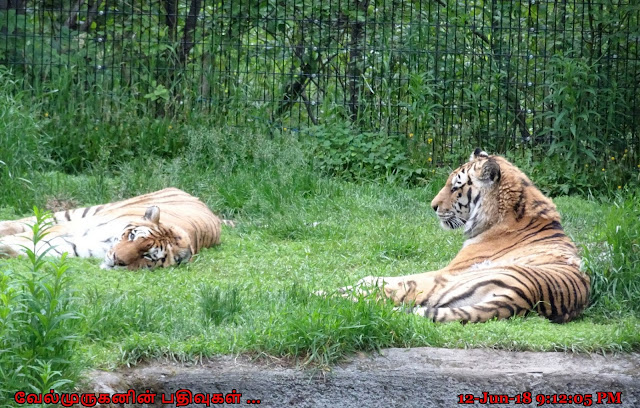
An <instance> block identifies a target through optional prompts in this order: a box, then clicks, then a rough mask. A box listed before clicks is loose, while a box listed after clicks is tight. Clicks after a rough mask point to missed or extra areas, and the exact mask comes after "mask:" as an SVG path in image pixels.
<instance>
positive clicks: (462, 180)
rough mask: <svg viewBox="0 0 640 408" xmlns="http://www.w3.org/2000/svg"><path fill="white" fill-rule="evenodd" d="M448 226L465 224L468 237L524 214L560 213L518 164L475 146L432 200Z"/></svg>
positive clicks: (549, 215) (543, 214) (440, 217)
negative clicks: (489, 153)
mask: <svg viewBox="0 0 640 408" xmlns="http://www.w3.org/2000/svg"><path fill="white" fill-rule="evenodd" d="M431 207H432V208H433V209H434V211H435V212H436V214H437V215H438V218H439V219H440V224H441V225H442V227H443V228H445V229H456V228H459V227H462V226H464V233H465V236H466V237H467V238H473V237H475V236H476V235H478V234H480V233H482V232H484V231H486V230H487V229H489V228H490V227H492V226H493V225H496V224H497V223H500V222H504V221H505V220H506V221H507V222H511V221H515V222H517V221H520V220H521V219H522V218H524V217H534V216H542V217H545V218H554V217H558V218H559V215H558V214H557V212H556V208H555V205H554V204H553V202H551V200H550V199H548V198H547V197H545V196H544V195H543V194H542V193H541V192H540V191H539V190H538V189H537V188H536V187H535V186H533V184H532V183H531V181H530V180H529V178H527V176H526V175H525V174H524V173H522V171H520V170H519V169H518V168H517V167H516V166H514V165H513V164H511V163H510V162H508V161H507V160H506V159H504V158H502V157H500V156H489V155H488V154H487V153H486V152H484V151H482V150H481V149H476V150H475V151H474V152H473V153H472V154H471V157H470V158H469V161H468V162H467V163H465V164H463V165H462V166H460V167H458V168H457V169H455V170H454V171H453V172H452V173H451V174H450V175H449V178H448V179H447V182H446V184H445V185H444V187H443V188H442V189H441V190H440V192H439V193H438V194H437V195H436V196H435V198H434V199H433V201H432V202H431Z"/></svg>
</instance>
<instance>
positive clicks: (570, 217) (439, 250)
mask: <svg viewBox="0 0 640 408" xmlns="http://www.w3.org/2000/svg"><path fill="white" fill-rule="evenodd" d="M265 177H266V176H265ZM248 178H249V177H248V176H247V175H240V176H237V177H235V178H231V179H229V180H228V182H227V184H226V185H225V186H224V187H222V186H221V185H217V186H216V185H213V184H212V185H210V186H200V188H199V189H198V188H197V187H196V188H194V189H195V190H198V191H196V192H195V194H198V195H200V196H201V197H202V198H203V199H204V200H205V201H206V202H208V204H209V205H210V206H211V207H212V208H213V209H214V211H215V209H216V205H221V206H222V207H225V208H226V209H228V208H229V207H230V206H229V205H228V200H226V199H225V194H230V196H233V197H235V199H239V198H238V197H240V198H242V199H243V200H244V202H243V203H242V208H245V209H247V208H249V209H251V211H244V212H238V213H237V214H235V216H234V219H235V221H236V223H237V227H236V228H234V229H231V228H226V227H225V229H224V231H223V243H222V245H221V246H219V247H217V248H212V249H208V250H205V251H203V252H202V253H201V254H200V255H199V256H197V257H196V259H195V261H194V262H192V263H190V264H188V265H186V266H181V267H177V268H169V269H157V270H153V271H137V272H130V271H123V270H114V271H103V270H100V269H99V268H98V265H99V263H100V260H79V259H72V260H70V265H71V268H70V270H69V272H68V273H69V274H70V276H71V281H72V282H73V284H72V286H73V289H74V290H75V294H76V300H75V301H74V303H75V305H76V307H77V310H78V312H79V313H80V316H81V318H80V319H77V320H74V321H73V322H72V323H71V327H70V330H71V331H72V332H73V333H75V334H76V335H78V339H79V340H80V341H79V342H78V343H77V352H76V356H75V357H76V358H77V359H78V362H79V363H80V364H81V365H82V366H90V367H102V368H113V367H116V366H118V365H120V364H125V363H136V362H138V361H140V360H143V359H150V358H155V357H166V356H170V357H173V358H176V359H178V360H190V359H197V358H199V357H201V356H211V355H216V354H225V353H250V354H253V355H260V354H266V355H273V356H279V357H291V358H294V359H296V360H297V362H299V363H303V364H305V363H312V364H320V365H329V364H332V363H335V362H336V361H339V360H340V359H341V358H343V357H344V356H345V355H347V354H349V353H352V352H355V351H358V350H364V351H373V350H376V349H379V348H382V347H390V346H395V347H417V346H442V347H454V348H468V347H491V348H500V349H506V350H554V351H557V350H561V351H579V352H597V353H606V352H612V351H630V350H637V349H640V319H638V317H637V316H634V315H633V313H631V312H629V311H625V310H618V311H616V312H615V313H613V312H612V313H605V312H603V311H602V310H603V309H602V307H596V308H591V309H589V310H587V312H586V313H585V314H584V316H583V317H582V318H580V319H578V320H577V321H574V322H571V323H568V324H564V325H558V324H552V323H549V322H548V321H546V320H545V319H542V318H539V317H537V316H530V317H526V318H517V319H511V320H507V321H491V322H488V323H485V324H467V325H461V324H459V323H452V324H434V323H432V322H429V321H426V319H422V318H419V317H416V316H413V315H404V314H401V313H397V312H394V311H393V310H392V306H391V305H389V304H384V303H376V302H373V301H371V302H359V303H352V302H350V301H348V300H343V299H340V298H321V297H317V296H314V295H313V294H312V292H313V291H315V290H320V289H321V290H328V291H331V290H332V289H335V288H338V287H340V286H344V285H348V284H352V283H354V282H355V281H356V280H358V279H359V278H361V277H363V276H366V275H379V276H394V275H403V274H409V273H416V272H420V271H428V270H434V269H438V268H440V267H443V266H444V265H446V264H447V263H448V261H449V260H450V259H451V258H452V257H453V256H454V255H455V253H456V252H457V250H458V249H459V248H460V246H461V244H462V236H461V234H460V233H459V232H451V231H444V230H441V228H440V227H439V225H438V223H437V220H436V217H435V215H434V214H433V210H432V209H431V208H430V206H429V203H430V201H431V198H432V197H433V195H434V193H435V191H436V190H437V189H438V188H439V184H440V182H434V183H433V184H428V185H426V186H423V187H418V188H412V189H409V188H405V187H400V186H393V185H386V184H375V183H371V184H355V183H348V182H343V181H339V180H335V179H327V178H321V177H317V178H315V177H307V176H304V175H301V176H293V177H292V178H291V179H288V180H282V179H281V180H280V182H282V183H281V185H279V187H278V181H277V179H268V178H265V179H263V180H262V181H254V182H253V183H249V184H245V182H248ZM48 180H49V181H48V182H49V183H51V180H57V182H58V183H61V184H60V185H59V187H58V188H62V189H64V190H65V191H67V190H70V191H73V188H74V187H73V186H80V185H85V186H86V185H91V182H95V180H94V181H91V180H89V179H87V178H78V177H68V176H59V175H56V176H55V177H54V176H51V175H50V176H48ZM218 181H219V180H218ZM109 183H115V184H117V183H116V181H115V179H114V180H111V181H109V180H107V181H106V184H107V185H108V186H110V187H108V188H112V189H113V188H114V187H113V186H114V185H115V184H114V185H110V184H109ZM119 183H122V182H121V181H120V182H119ZM53 189H55V188H53ZM287 191H293V193H292V194H291V195H287V194H286V192H287ZM556 203H557V205H558V206H559V209H560V211H561V213H562V214H563V217H564V226H565V229H566V230H567V232H568V233H569V234H570V235H571V236H572V237H573V238H574V240H575V241H576V242H577V243H578V244H579V245H584V246H587V247H593V248H598V247H599V245H600V246H601V238H600V237H598V236H596V234H595V232H594V231H595V230H596V227H597V225H598V224H599V223H602V220H603V214H604V213H606V211H607V209H608V206H609V204H602V203H598V202H596V201H588V200H585V199H581V198H572V197H570V198H566V197H565V198H559V199H557V200H556ZM230 215H233V214H230ZM24 265H25V261H24V260H2V261H0V268H2V270H15V271H19V270H21V268H23V267H24ZM634 273H635V272H634Z"/></svg>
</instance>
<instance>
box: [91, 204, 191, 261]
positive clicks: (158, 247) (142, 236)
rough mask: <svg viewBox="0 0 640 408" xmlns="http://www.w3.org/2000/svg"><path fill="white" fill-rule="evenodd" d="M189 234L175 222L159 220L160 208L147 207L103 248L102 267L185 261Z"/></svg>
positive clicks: (188, 252)
mask: <svg viewBox="0 0 640 408" xmlns="http://www.w3.org/2000/svg"><path fill="white" fill-rule="evenodd" d="M193 252H194V251H193V248H192V245H191V238H190V237H189V235H188V234H187V233H186V232H185V231H184V230H183V229H182V228H180V227H178V226H175V225H174V226H167V225H164V224H161V223H160V209H159V208H158V207H156V206H151V207H149V208H147V211H146V212H145V214H144V216H143V217H142V218H141V219H140V221H137V222H132V223H130V224H129V225H127V226H126V227H125V228H124V230H123V231H122V234H121V235H120V236H119V237H117V238H116V239H115V244H114V245H113V246H112V247H111V249H109V251H107V254H106V255H105V258H104V261H103V263H102V265H101V267H102V268H103V269H110V268H114V267H126V268H128V269H130V270H134V269H140V268H155V267H167V266H171V265H179V264H181V263H183V262H188V261H189V260H190V259H191V255H192V254H193Z"/></svg>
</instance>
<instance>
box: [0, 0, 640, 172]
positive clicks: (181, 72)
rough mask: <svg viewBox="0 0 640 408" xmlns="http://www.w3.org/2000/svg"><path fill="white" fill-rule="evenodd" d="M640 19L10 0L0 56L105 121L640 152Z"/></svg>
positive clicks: (360, 1) (626, 9)
mask: <svg viewBox="0 0 640 408" xmlns="http://www.w3.org/2000/svg"><path fill="white" fill-rule="evenodd" d="M639 20H640V6H639V5H638V4H637V2H636V1H635V0H583V1H577V0H574V1H567V0H529V1H499V0H457V1H454V0H413V1H407V0H262V1H253V0H216V1H211V0H188V1H184V0H162V1H136V0H127V1H125V0H73V1H67V0H46V1H27V0H0V64H1V65H5V66H8V67H10V68H11V69H12V70H13V71H15V72H19V73H23V74H24V75H25V77H27V78H29V81H31V82H32V83H34V84H37V85H39V86H42V87H43V88H44V89H47V90H49V91H55V90H56V89H59V88H60V87H64V86H67V87H69V89H71V92H70V94H69V98H70V99H71V100H69V101H68V103H69V105H70V106H76V107H77V106H82V105H83V104H87V103H89V100H90V98H89V95H90V96H91V97H92V98H94V99H95V100H99V103H100V111H101V114H102V115H103V116H104V118H106V119H107V120H108V118H109V117H110V112H111V111H113V110H114V109H116V108H117V107H118V106H121V105H123V104H125V105H126V104H131V106H135V107H136V111H137V112H139V114H140V115H160V116H170V117H172V118H175V119H176V120H181V119H186V120H188V119H189V118H192V117H194V115H195V116H197V115H200V116H206V117H207V118H208V119H209V120H211V121H214V122H217V123H220V124H228V125H233V126H256V125H261V126H268V127H270V128H272V129H275V128H278V129H282V130H287V131H297V130H302V129H308V128H309V127H313V126H316V125H319V126H322V125H324V124H327V123H334V122H342V123H349V124H351V125H352V126H353V127H354V128H355V129H358V130H363V131H366V130H374V131H382V132H383V133H386V134H388V135H391V136H393V137H403V138H406V139H407V141H408V142H409V141H411V142H412V143H418V144H420V145H421V146H422V148H423V149H426V150H429V151H430V152H431V154H432V155H433V157H434V159H435V161H437V162H447V161H448V158H450V157H451V155H452V154H453V155H459V154H461V153H464V154H467V153H468V148H469V146H476V145H478V146H483V147H485V149H487V150H491V151H494V152H504V151H506V150H509V149H514V148H529V147H531V146H536V145H545V146H548V145H550V143H553V141H554V140H557V139H558V137H559V134H558V133H559V132H561V131H563V129H564V130H565V131H566V132H567V134H568V135H569V137H575V138H579V137H581V135H580V134H578V133H579V132H584V131H586V132H592V133H594V134H596V133H603V132H604V133H608V134H609V135H614V136H615V138H616V140H617V141H618V142H619V144H620V146H622V147H624V148H627V149H629V148H630V149H632V151H636V150H637V148H638V137H639V126H640V122H639V117H640V109H639V107H638V100H639V99H640V98H638V96H639V90H640V85H639V84H640V68H639V65H640V57H639V54H638V49H639V48H640V47H639V45H640V29H639V27H640V24H639ZM580 86H583V88H584V89H587V90H588V92H590V93H591V94H593V95H592V96H593V97H589V95H583V94H581V93H580V92H581V91H580V89H577V88H579V87H580ZM574 88H576V89H574ZM572 98H573V99H574V100H572ZM94 99H91V100H94ZM572 104H573V105H575V106H573V105H572ZM564 110H568V111H570V112H574V113H575V115H577V116H574V117H572V118H570V119H571V121H573V122H576V121H582V122H584V123H585V125H584V126H582V127H575V124H574V125H572V124H571V123H570V122H567V120H568V119H569V118H568V117H560V115H561V114H562V111H564ZM576 112H577V113H576ZM579 115H582V116H579ZM563 120H564V122H563ZM563 123H568V124H567V125H564V124H563ZM572 126H574V127H572ZM554 138H555V139H554ZM589 140H590V139H589ZM606 140H612V138H611V137H609V138H607V139H606ZM608 143H611V142H608ZM614 147H615V146H614Z"/></svg>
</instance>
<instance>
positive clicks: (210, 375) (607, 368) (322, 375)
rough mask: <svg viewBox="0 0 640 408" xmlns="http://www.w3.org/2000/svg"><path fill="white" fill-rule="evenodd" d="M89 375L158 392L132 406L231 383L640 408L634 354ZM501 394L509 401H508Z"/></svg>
mask: <svg viewBox="0 0 640 408" xmlns="http://www.w3.org/2000/svg"><path fill="white" fill-rule="evenodd" d="M89 378H91V383H90V384H89V385H88V387H89V388H90V390H91V391H92V392H96V393H97V392H105V393H114V392H124V391H126V390H128V389H134V390H136V392H137V393H141V392H145V391H146V390H150V392H152V393H158V397H157V398H156V404H155V405H144V404H142V405H131V406H136V407H137V406H140V407H144V406H158V407H159V406H170V407H173V406H175V405H172V404H161V403H158V402H159V401H160V394H159V393H164V394H165V395H166V396H167V397H169V396H170V394H171V393H175V392H176V391H178V390H180V389H185V390H190V391H191V392H192V393H193V394H196V393H205V394H209V395H211V394H216V393H221V394H222V395H224V396H226V395H227V394H229V393H232V392H233V390H235V392H237V393H241V394H242V395H241V397H240V401H241V404H240V405H248V404H247V401H249V403H250V402H251V401H252V400H258V399H259V400H260V406H262V407H345V408H350V407H357V408H363V407H421V408H425V407H456V406H464V405H460V404H459V402H460V398H462V399H463V401H465V400H466V399H467V398H475V397H478V398H483V396H484V395H485V394H483V393H485V392H486V393H488V394H487V398H488V399H487V401H486V402H484V401H483V400H482V399H478V400H475V401H474V404H469V405H475V406H519V407H534V406H538V403H539V402H544V404H543V405H542V406H548V407H571V406H573V407H578V406H593V407H614V406H615V407H640V354H637V353H632V354H619V355H608V356H601V355H585V354H570V353H537V352H507V351H498V350H486V349H479V350H452V349H437V348H415V349H386V350H383V352H382V353H381V354H379V355H373V356H367V355H357V356H354V357H352V358H350V359H349V360H348V361H346V362H345V363H343V364H341V365H339V366H336V367H333V368H332V369H331V370H330V371H320V370H309V369H301V368H297V367H295V366H291V365H287V364H283V363H282V362H277V361H273V360H269V361H265V359H260V360H256V359H251V358H249V357H246V356H237V357H233V356H224V357H219V358H212V359H208V360H205V361H202V362H201V363H200V364H191V365H183V364H178V363H171V362H153V363H145V364H141V365H139V366H136V367H133V368H123V369H121V370H119V371H117V372H104V371H93V372H91V373H89ZM527 393H530V394H527ZM467 394H469V395H471V397H468V396H466V395H467ZM489 394H490V395H494V397H489V396H488V395H489ZM460 395H462V397H460ZM499 396H502V397H499ZM505 396H506V397H507V398H510V399H509V403H508V404H507V403H504V401H505V400H504V398H505ZM528 396H529V397H530V398H531V402H530V403H520V404H518V402H527V401H528V399H527V397H528ZM540 396H542V397H540ZM547 396H549V400H547V399H546V398H547ZM554 396H555V401H556V403H555V404H554V403H553V400H552V398H554ZM489 398H494V400H493V401H494V403H491V401H490V400H489ZM518 398H519V399H518ZM536 398H540V399H539V400H537V399H536ZM176 401H177V400H176ZM497 401H502V402H503V403H498V402H497ZM547 401H548V402H547ZM569 401H571V403H569ZM578 401H580V402H578ZM589 401H590V402H591V404H589ZM598 402H599V403H598ZM618 402H619V403H618ZM224 405H231V404H224ZM465 405H466V404H465ZM189 406H194V407H195V406H206V405H203V404H198V405H196V404H192V405H189ZM211 406H221V405H217V404H211Z"/></svg>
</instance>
